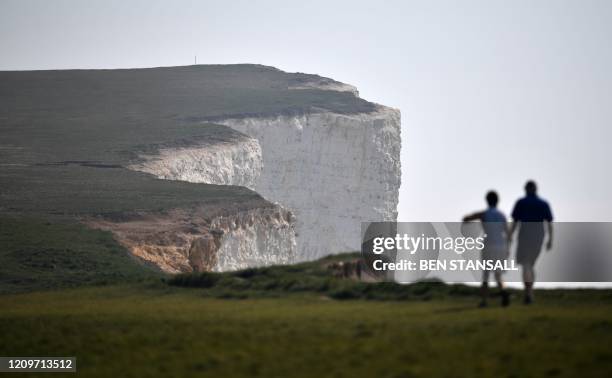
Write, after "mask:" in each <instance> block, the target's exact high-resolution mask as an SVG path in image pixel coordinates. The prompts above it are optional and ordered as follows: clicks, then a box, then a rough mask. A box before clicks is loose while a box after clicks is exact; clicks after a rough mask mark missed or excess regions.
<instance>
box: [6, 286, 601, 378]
mask: <svg viewBox="0 0 612 378" xmlns="http://www.w3.org/2000/svg"><path fill="white" fill-rule="evenodd" d="M1 299H2V301H1V303H2V311H1V312H0V334H2V340H3V342H2V343H0V355H3V356H76V357H77V361H78V363H77V366H78V373H77V376H78V375H82V376H88V377H108V376H121V377H168V376H175V377H247V376H248V377H254V376H261V377H289V376H292V377H315V376H325V377H372V376H376V377H470V378H471V377H481V376H482V377H521V378H524V377H606V376H610V374H612V352H611V351H610V348H609V342H610V341H611V340H612V317H611V315H610V314H611V313H612V298H611V295H610V292H609V291H601V292H599V291H583V292H572V291H555V292H542V293H538V302H537V303H536V304H535V305H533V306H531V307H527V306H523V305H515V304H513V305H512V306H511V307H509V308H507V309H502V308H489V309H484V310H482V309H477V308H476V307H475V303H476V298H468V297H453V298H450V297H447V298H439V299H432V300H427V301H355V300H351V301H334V300H329V299H325V298H322V297H320V296H317V295H307V294H305V295H301V296H300V295H295V296H290V297H283V298H267V299H246V300H222V299H214V298H210V297H207V296H205V295H204V296H203V290H202V289H183V288H176V287H168V286H165V285H161V284H159V285H158V286H155V287H152V286H147V287H144V286H134V285H132V286H118V287H104V288H89V289H78V290H66V291H61V292H47V293H31V294H22V295H10V296H2V298H1ZM20 376H28V375H26V374H21V375H20ZM57 376H62V375H61V374H57ZM66 376H72V375H66Z"/></svg>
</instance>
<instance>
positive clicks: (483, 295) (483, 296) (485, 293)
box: [478, 270, 489, 307]
mask: <svg viewBox="0 0 612 378" xmlns="http://www.w3.org/2000/svg"><path fill="white" fill-rule="evenodd" d="M488 299H489V271H487V270H485V271H484V272H482V285H481V286H480V304H479V305H478V306H479V307H487V300H488Z"/></svg>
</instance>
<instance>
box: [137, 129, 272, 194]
mask: <svg viewBox="0 0 612 378" xmlns="http://www.w3.org/2000/svg"><path fill="white" fill-rule="evenodd" d="M262 166H263V159H262V155H261V147H260V146H259V142H258V141H257V140H256V139H253V138H250V137H247V136H246V135H242V136H239V137H237V138H236V139H235V140H223V141H215V142H210V141H206V142H200V143H197V144H196V145H194V146H189V147H182V148H161V149H159V151H158V152H157V153H155V154H141V155H140V161H138V162H137V163H134V164H132V165H130V166H128V168H129V169H133V170H135V171H141V172H146V173H151V174H154V175H155V176H157V177H158V178H162V179H166V180H182V181H189V182H196V183H205V184H217V185H237V186H246V187H247V188H249V189H254V188H255V186H256V185H257V180H258V178H259V175H260V174H261V170H262Z"/></svg>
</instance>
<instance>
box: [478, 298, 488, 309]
mask: <svg viewBox="0 0 612 378" xmlns="http://www.w3.org/2000/svg"><path fill="white" fill-rule="evenodd" d="M487 306H488V304H487V301H485V300H482V301H480V303H479V304H478V307H480V308H485V307H487Z"/></svg>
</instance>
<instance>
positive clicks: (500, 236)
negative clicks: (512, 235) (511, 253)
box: [482, 207, 506, 248]
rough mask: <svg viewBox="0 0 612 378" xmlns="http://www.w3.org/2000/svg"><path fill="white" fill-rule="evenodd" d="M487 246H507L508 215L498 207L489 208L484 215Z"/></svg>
mask: <svg viewBox="0 0 612 378" xmlns="http://www.w3.org/2000/svg"><path fill="white" fill-rule="evenodd" d="M482 228H483V229H484V232H485V235H486V236H485V242H484V243H485V248H505V247H506V216H505V215H504V213H502V212H501V211H499V210H497V209H496V208H492V207H491V208H488V209H487V210H486V211H485V212H484V214H483V216H482Z"/></svg>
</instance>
